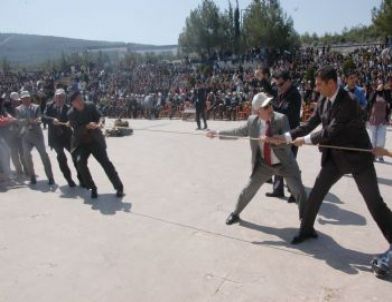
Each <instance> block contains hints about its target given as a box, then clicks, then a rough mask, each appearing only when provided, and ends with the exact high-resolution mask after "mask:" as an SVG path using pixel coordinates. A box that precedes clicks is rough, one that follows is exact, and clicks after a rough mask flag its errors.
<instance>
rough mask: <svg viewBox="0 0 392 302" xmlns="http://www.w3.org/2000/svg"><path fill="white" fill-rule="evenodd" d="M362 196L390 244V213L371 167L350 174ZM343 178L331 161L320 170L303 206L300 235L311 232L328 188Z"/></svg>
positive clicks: (391, 220)
mask: <svg viewBox="0 0 392 302" xmlns="http://www.w3.org/2000/svg"><path fill="white" fill-rule="evenodd" d="M352 175H353V177H354V180H355V183H356V184H357V187H358V189H359V192H360V193H361V195H362V196H363V198H364V200H365V202H366V206H367V208H368V209H369V211H370V214H371V215H372V217H373V219H374V220H375V222H376V223H377V225H378V227H379V228H380V230H381V232H382V233H383V235H384V237H385V238H386V239H387V240H388V242H389V243H390V244H391V243H392V212H391V210H390V209H389V208H388V206H387V205H386V204H385V202H384V200H383V199H382V197H381V194H380V190H379V188H378V183H377V175H376V170H375V169H374V166H373V165H370V166H369V167H367V168H365V169H363V170H362V171H361V172H356V173H353V174H352ZM342 176H343V173H341V172H340V171H339V170H338V168H337V167H336V165H335V164H334V163H333V161H332V160H328V161H327V162H326V163H325V165H324V167H322V168H321V171H320V173H319V175H318V176H317V178H316V182H315V184H314V186H313V189H312V191H311V192H310V195H309V198H308V201H307V203H306V205H305V211H304V216H303V219H302V222H301V230H300V231H301V233H308V232H310V231H311V230H312V228H313V224H314V222H315V220H316V216H317V213H318V211H319V209H320V206H321V203H322V201H323V200H324V197H325V196H326V195H327V193H328V191H329V190H330V188H331V187H332V186H333V185H334V184H335V183H336V182H337V181H338V180H339V179H340V178H341V177H342Z"/></svg>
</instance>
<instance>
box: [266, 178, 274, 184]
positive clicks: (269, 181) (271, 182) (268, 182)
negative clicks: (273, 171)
mask: <svg viewBox="0 0 392 302" xmlns="http://www.w3.org/2000/svg"><path fill="white" fill-rule="evenodd" d="M266 183H267V184H273V183H274V182H273V181H272V178H270V179H268V180H267V181H266Z"/></svg>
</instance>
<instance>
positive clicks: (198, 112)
mask: <svg viewBox="0 0 392 302" xmlns="http://www.w3.org/2000/svg"><path fill="white" fill-rule="evenodd" d="M200 116H201V118H202V119H203V122H204V129H207V121H206V113H205V110H204V107H198V106H196V123H197V128H199V129H201V125H200Z"/></svg>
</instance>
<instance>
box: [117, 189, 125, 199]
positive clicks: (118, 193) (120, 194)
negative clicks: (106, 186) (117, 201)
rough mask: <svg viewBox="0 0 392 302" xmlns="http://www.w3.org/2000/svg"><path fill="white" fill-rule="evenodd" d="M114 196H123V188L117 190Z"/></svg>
mask: <svg viewBox="0 0 392 302" xmlns="http://www.w3.org/2000/svg"><path fill="white" fill-rule="evenodd" d="M116 196H117V197H118V198H121V197H124V196H125V193H124V190H123V189H120V190H117V192H116Z"/></svg>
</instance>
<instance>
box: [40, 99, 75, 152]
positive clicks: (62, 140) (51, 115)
mask: <svg viewBox="0 0 392 302" xmlns="http://www.w3.org/2000/svg"><path fill="white" fill-rule="evenodd" d="M69 109H70V106H68V105H66V104H64V105H63V107H62V109H61V112H60V113H59V112H58V111H57V107H56V104H55V102H50V103H48V104H47V105H46V108H45V112H44V115H43V117H42V120H43V121H45V122H46V123H47V124H48V125H49V128H48V144H49V146H50V147H52V148H56V147H60V146H67V145H68V147H70V146H71V135H72V130H71V129H70V128H68V127H65V126H55V125H53V120H54V119H55V118H57V119H58V120H59V121H60V122H63V123H66V122H68V116H67V113H68V111H69Z"/></svg>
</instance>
